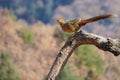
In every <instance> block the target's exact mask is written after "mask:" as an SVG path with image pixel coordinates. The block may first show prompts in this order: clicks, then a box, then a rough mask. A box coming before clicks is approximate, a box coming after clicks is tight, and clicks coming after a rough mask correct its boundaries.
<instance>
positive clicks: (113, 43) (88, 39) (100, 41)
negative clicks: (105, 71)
mask: <svg viewBox="0 0 120 80" xmlns="http://www.w3.org/2000/svg"><path fill="white" fill-rule="evenodd" d="M82 44H92V45H95V46H96V47H98V48H99V49H102V50H104V51H109V52H112V54H114V55H115V56H118V55H119V54H120V40H119V39H111V38H105V37H102V36H98V35H95V34H91V33H87V32H85V31H82V30H81V31H79V32H77V33H75V34H74V35H72V36H71V37H69V39H68V40H67V41H66V43H65V45H64V46H63V47H62V49H61V50H60V51H59V53H58V56H57V57H56V60H55V61H54V64H53V65H52V68H51V70H50V72H49V74H48V76H47V80H55V79H56V78H57V76H58V74H59V73H60V72H61V70H62V69H63V67H64V65H65V64H66V62H67V60H68V59H69V57H70V56H71V54H72V52H73V51H74V50H75V49H76V48H77V47H78V46H80V45H82Z"/></svg>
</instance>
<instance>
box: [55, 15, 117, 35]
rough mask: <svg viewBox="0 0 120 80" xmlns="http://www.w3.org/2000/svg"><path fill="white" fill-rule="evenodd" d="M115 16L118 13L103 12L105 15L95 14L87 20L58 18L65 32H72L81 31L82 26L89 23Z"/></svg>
mask: <svg viewBox="0 0 120 80" xmlns="http://www.w3.org/2000/svg"><path fill="white" fill-rule="evenodd" d="M113 16H116V15H115V14H103V15H99V16H95V17H92V18H88V19H85V20H82V19H73V20H69V21H67V22H65V21H64V19H63V18H58V19H57V22H58V23H59V24H60V26H61V28H62V29H63V31H64V32H67V33H72V32H77V31H79V30H80V28H81V27H83V26H84V25H86V24H87V23H91V22H95V21H99V20H102V19H106V18H111V17H113Z"/></svg>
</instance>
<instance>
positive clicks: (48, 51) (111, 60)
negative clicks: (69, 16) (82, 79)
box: [0, 9, 120, 80]
mask: <svg viewBox="0 0 120 80" xmlns="http://www.w3.org/2000/svg"><path fill="white" fill-rule="evenodd" d="M23 29H25V31H26V32H27V33H26V34H28V33H29V31H27V30H30V31H31V32H32V34H33V35H34V40H33V42H28V43H26V42H25V40H24V37H21V36H20V35H19V33H20V31H21V30H23ZM26 29H27V30H26ZM111 33H112V32H111ZM116 35H117V34H116ZM31 38H33V37H30V39H31ZM28 40H29V38H28ZM63 44H64V42H61V41H60V35H59V34H57V33H56V28H55V27H52V26H51V25H45V24H43V23H41V22H38V23H35V24H33V25H28V24H27V23H26V22H25V21H22V20H15V19H14V17H13V16H11V15H10V14H9V11H8V10H2V9H1V10H0V53H1V52H2V51H3V50H7V51H9V52H10V55H11V59H12V61H13V63H14V65H15V68H16V70H17V72H18V73H19V74H20V76H21V79H22V80H43V79H44V78H45V76H46V75H47V73H48V71H49V69H50V67H51V65H52V63H53V61H54V59H55V57H56V55H57V52H58V50H59V49H60V48H61V46H62V45H63ZM94 49H95V50H97V52H100V55H101V56H102V58H103V59H104V61H105V62H106V68H105V72H104V74H103V75H102V77H101V78H102V80H119V78H120V76H119V75H120V68H119V66H120V63H119V60H120V57H114V56H113V55H112V54H109V53H108V52H103V51H101V50H98V49H97V48H95V47H94ZM70 61H71V63H70V64H71V65H72V67H73V68H74V69H75V71H76V72H77V73H78V74H79V75H80V74H82V75H84V73H87V72H88V71H87V70H86V69H84V67H83V68H82V69H80V68H77V67H76V66H75V62H76V57H75V55H73V56H72V57H71V60H70Z"/></svg>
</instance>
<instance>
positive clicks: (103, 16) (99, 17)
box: [83, 14, 116, 24]
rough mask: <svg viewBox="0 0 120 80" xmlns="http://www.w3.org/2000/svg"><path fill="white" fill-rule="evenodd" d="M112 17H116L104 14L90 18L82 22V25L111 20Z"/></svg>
mask: <svg viewBox="0 0 120 80" xmlns="http://www.w3.org/2000/svg"><path fill="white" fill-rule="evenodd" d="M113 16H116V15H114V14H104V15H100V16H96V17H92V18H89V19H86V20H83V23H84V24H86V23H91V22H95V21H98V20H101V19H106V18H111V17H113Z"/></svg>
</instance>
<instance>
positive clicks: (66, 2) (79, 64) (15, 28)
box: [0, 0, 120, 80]
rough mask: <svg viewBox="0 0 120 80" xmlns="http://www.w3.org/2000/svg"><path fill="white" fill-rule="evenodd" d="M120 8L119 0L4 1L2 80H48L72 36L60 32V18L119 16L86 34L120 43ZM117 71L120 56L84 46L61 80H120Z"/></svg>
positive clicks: (0, 1)
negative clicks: (108, 38)
mask: <svg viewBox="0 0 120 80" xmlns="http://www.w3.org/2000/svg"><path fill="white" fill-rule="evenodd" d="M119 6H120V1H119V0H0V80H45V78H46V76H47V74H48V72H49V70H50V68H51V66H52V64H53V61H54V59H55V57H56V55H57V53H58V51H59V50H60V48H61V47H62V46H63V45H64V43H65V41H66V39H67V38H68V37H69V36H70V35H71V34H68V33H65V32H63V31H62V30H61V28H60V26H59V24H58V23H57V22H56V19H57V18H58V17H62V18H63V19H64V20H65V21H68V20H71V19H75V18H81V19H87V18H90V17H93V16H98V15H101V14H108V13H111V14H117V15H118V16H117V17H114V18H111V19H105V20H101V21H99V22H95V23H90V24H87V25H86V26H85V27H84V28H83V29H84V30H86V31H88V32H90V33H94V34H97V35H101V36H105V37H112V38H120V32H119V31H120V26H119V25H120V8H119ZM119 66H120V57H119V56H118V57H115V56H114V55H112V54H111V53H109V52H104V51H102V50H99V49H98V48H96V47H95V46H92V45H82V46H80V47H78V48H77V49H76V50H75V52H74V53H73V55H72V56H71V58H70V60H69V61H68V63H67V64H66V66H65V68H64V70H63V71H62V72H61V74H60V75H59V77H58V79H57V80H119V79H120V76H119V75H120V68H119Z"/></svg>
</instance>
